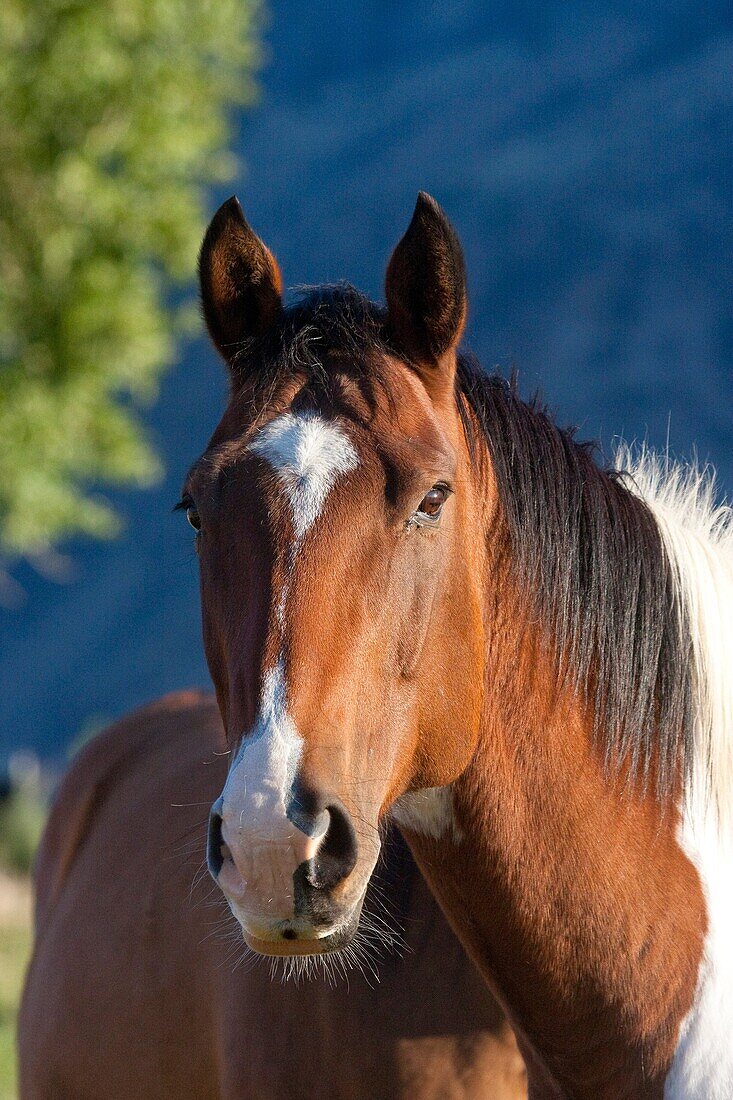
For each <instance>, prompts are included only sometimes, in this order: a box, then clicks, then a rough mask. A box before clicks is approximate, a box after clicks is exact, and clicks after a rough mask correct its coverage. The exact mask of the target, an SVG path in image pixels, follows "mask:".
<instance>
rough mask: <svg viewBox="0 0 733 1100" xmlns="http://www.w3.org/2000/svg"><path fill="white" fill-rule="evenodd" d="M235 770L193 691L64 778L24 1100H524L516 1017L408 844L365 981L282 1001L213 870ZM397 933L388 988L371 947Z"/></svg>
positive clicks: (340, 977) (101, 742)
mask: <svg viewBox="0 0 733 1100" xmlns="http://www.w3.org/2000/svg"><path fill="white" fill-rule="evenodd" d="M226 753H227V745H226V741H225V737H224V732H223V727H222V723H221V719H220V717H219V712H218V709H217V706H216V703H215V701H214V700H213V698H212V697H211V696H210V695H206V694H203V693H197V692H184V693H179V694H177V695H172V696H168V697H166V698H164V699H162V700H160V701H159V702H157V703H155V704H153V705H150V706H148V707H146V708H145V709H143V710H142V711H139V712H137V713H135V714H133V715H130V716H128V717H126V718H125V719H123V720H122V721H121V722H119V723H117V724H116V725H114V726H113V727H112V728H111V729H109V730H107V731H106V732H104V733H102V734H101V735H99V736H98V737H95V738H94V739H93V740H92V741H91V742H90V743H89V744H88V745H87V746H86V747H85V748H84V749H83V750H82V751H81V753H80V755H79V756H78V757H77V758H76V760H75V761H74V762H73V763H72V765H71V766H70V768H69V770H68V771H67V773H66V775H65V777H64V779H63V780H62V782H61V785H60V789H59V791H58V793H57V796H56V798H55V803H54V807H53V809H52V812H51V815H50V820H49V823H48V826H47V828H46V831H45V835H44V839H43V842H42V846H41V849H40V853H39V858H38V862H37V867H36V872H35V877H36V886H37V900H36V937H35V946H34V952H33V958H32V962H31V965H30V970H29V973H28V976H27V980H26V985H25V991H24V995H23V1001H22V1006H21V1011H20V1021H19V1024H20V1026H19V1040H20V1082H21V1083H20V1093H21V1096H22V1097H23V1098H24V1100H64V1098H68V1100H97V1098H104V1100H133V1098H134V1100H162V1098H165V1097H169V1098H172V1097H177V1098H180V1097H191V1098H195V1100H316V1098H317V1097H318V1098H320V1097H323V1096H326V1097H334V1098H340V1100H374V1098H379V1100H391V1098H401V1100H413V1098H418V1100H444V1098H448V1100H484V1098H485V1097H492V1098H496V1100H524V1098H525V1097H526V1094H527V1088H526V1075H525V1071H524V1066H523V1063H522V1059H521V1056H520V1055H519V1053H518V1050H517V1047H516V1042H515V1039H514V1036H513V1034H512V1032H511V1029H510V1028H509V1025H508V1024H507V1022H506V1018H505V1016H504V1014H503V1013H502V1011H501V1009H500V1008H499V1007H498V1005H497V1003H496V1001H495V1000H494V999H493V998H492V997H491V995H490V994H489V993H488V991H487V990H486V988H485V986H484V984H483V982H482V981H481V979H480V977H479V976H478V974H477V972H476V971H475V968H474V967H473V965H472V964H471V963H470V962H469V961H468V959H467V958H466V955H465V953H464V951H463V949H462V948H461V947H460V945H459V943H458V941H457V940H456V939H455V937H454V936H453V934H452V933H451V931H450V930H449V928H448V926H447V923H446V921H445V920H444V919H443V917H442V915H441V912H440V910H439V908H438V906H437V904H436V903H435V901H434V900H433V898H432V895H431V894H430V893H429V891H428V889H427V887H426V886H425V885H424V883H423V880H422V879H421V877H420V875H419V874H418V872H417V870H416V868H415V866H414V863H413V862H412V860H411V857H410V856H409V852H408V851H407V849H406V848H405V846H404V842H403V841H400V840H399V837H398V835H397V832H396V830H393V831H392V833H391V834H390V835H389V836H387V837H386V843H387V847H386V851H385V858H384V860H383V862H382V863H381V864H380V867H379V869H378V875H377V881H375V882H374V883H373V884H372V886H373V889H372V890H371V897H370V898H369V899H368V901H367V906H366V909H367V910H368V912H369V914H370V920H371V925H372V927H371V930H370V931H369V932H367V933H365V939H366V940H367V941H369V943H370V945H371V946H370V953H369V955H367V956H366V957H365V958H364V959H363V960H361V961H360V959H359V958H358V957H354V958H352V959H349V960H347V961H345V962H344V964H343V965H344V968H346V967H348V966H349V965H351V964H352V963H353V964H356V965H357V966H358V965H360V966H361V967H362V968H363V976H362V974H361V973H360V972H359V970H358V969H356V970H354V972H353V973H348V971H347V970H346V969H345V970H344V973H343V974H342V973H341V969H340V968H336V973H335V974H331V973H329V974H328V975H326V977H327V978H328V981H326V980H319V981H315V980H314V981H310V982H308V981H306V980H305V975H303V980H301V981H300V983H299V984H297V985H296V984H294V983H293V982H288V983H286V984H283V983H282V982H281V981H277V980H273V978H272V977H271V975H270V973H269V969H268V968H267V966H265V967H264V968H262V967H254V968H253V967H252V960H251V959H249V958H244V957H243V950H244V949H243V947H242V944H241V940H240V939H239V937H238V936H237V935H236V929H237V928H238V926H237V925H236V923H235V922H234V920H233V918H232V917H231V914H229V913H228V909H227V907H226V903H225V902H224V900H223V898H222V897H221V894H220V893H219V891H218V890H216V895H218V898H217V897H214V898H210V897H208V894H210V893H211V890H210V889H209V887H207V885H206V884H207V883H208V884H209V886H211V882H210V879H209V876H208V873H207V872H206V868H205V864H203V862H202V857H203V853H204V842H205V837H206V830H207V818H208V810H209V807H210V805H211V802H212V801H213V799H214V797H215V796H216V793H217V791H218V790H219V789H220V788H221V785H222V783H223V782H224V780H225V778H226V770H227V769H226V761H227V756H226ZM202 869H203V876H202V874H201V873H200V872H201V870H202ZM383 898H384V901H383V900H382V899H383ZM219 899H221V900H219ZM222 907H223V909H224V910H225V911H226V912H222ZM233 931H234V933H235V934H234V935H233ZM395 936H399V939H400V942H399V943H398V944H396V945H392V946H393V947H394V948H395V949H394V950H392V949H391V945H390V944H389V943H387V944H384V946H383V947H382V951H383V954H382V957H381V959H380V960H379V963H378V972H377V970H376V965H375V963H374V961H373V950H374V948H375V945H374V944H373V941H375V940H377V941H380V942H379V943H377V944H376V947H377V948H379V947H380V946H381V941H383V940H384V939H387V940H388V941H389V940H390V939H393V938H394V937H395ZM365 950H366V948H365V947H364V948H362V954H363V952H364V951H365ZM357 954H358V953H357ZM275 977H277V975H276V976H275ZM294 977H297V976H295V975H294ZM347 980H348V984H347Z"/></svg>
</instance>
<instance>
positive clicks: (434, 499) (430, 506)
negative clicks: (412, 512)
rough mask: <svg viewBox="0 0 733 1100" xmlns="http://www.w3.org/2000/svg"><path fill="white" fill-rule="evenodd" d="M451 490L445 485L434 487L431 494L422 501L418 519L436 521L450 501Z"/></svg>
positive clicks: (427, 494) (426, 495)
mask: <svg viewBox="0 0 733 1100" xmlns="http://www.w3.org/2000/svg"><path fill="white" fill-rule="evenodd" d="M448 493H449V490H448V489H447V488H446V487H445V485H433V487H432V489H431V490H430V492H429V493H426V494H425V496H424V497H423V498H422V500H421V501H420V507H419V508H418V510H417V515H418V518H423V519H432V520H436V519H438V517H439V516H440V513H441V511H442V508H443V505H444V504H445V502H446V500H447V499H448Z"/></svg>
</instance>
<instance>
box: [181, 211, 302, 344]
mask: <svg viewBox="0 0 733 1100" xmlns="http://www.w3.org/2000/svg"><path fill="white" fill-rule="evenodd" d="M199 283H200V286H201V303H202V305H203V310H204V319H205V321H206V327H207V328H208V330H209V334H210V336H211V339H212V340H213V341H214V344H215V345H216V347H217V349H218V350H219V351H220V352H221V354H222V355H223V356H224V358H225V359H226V361H227V362H228V363H229V364H231V363H232V361H233V360H234V358H235V356H236V353H237V350H238V348H239V345H240V344H241V343H242V341H243V340H246V339H248V338H249V337H252V336H261V335H263V333H265V332H266V331H267V330H268V329H269V328H270V327H271V326H272V325H274V324H275V322H276V321H277V319H278V318H279V316H280V314H281V313H282V299H281V296H280V295H281V292H282V277H281V275H280V271H279V268H278V266H277V263H276V261H275V257H274V256H273V255H272V253H271V252H270V250H269V249H268V248H266V247H265V245H264V244H263V243H262V241H261V240H260V238H259V237H258V236H257V234H256V233H254V232H253V231H252V229H251V228H250V227H249V225H248V224H247V221H246V219H245V216H244V214H243V213H242V207H241V206H240V205H239V200H238V199H237V198H236V196H234V195H232V197H231V198H230V199H227V201H226V202H225V203H224V205H223V206H220V207H219V209H218V210H217V212H216V214H214V217H213V219H212V221H211V225H210V226H209V228H208V229H207V230H206V235H205V237H204V243H203V244H202V246H201V253H200V255H199Z"/></svg>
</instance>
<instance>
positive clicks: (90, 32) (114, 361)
mask: <svg viewBox="0 0 733 1100" xmlns="http://www.w3.org/2000/svg"><path fill="white" fill-rule="evenodd" d="M256 14H257V13H256V9H255V0H3V2H2V4H0V555H2V556H5V557H6V558H9V557H12V556H15V555H22V554H33V553H36V552H39V551H42V550H43V548H44V547H47V546H49V545H50V544H51V543H52V542H53V541H55V540H58V539H59V538H62V537H63V536H65V535H68V534H71V533H73V532H75V531H81V532H86V533H89V534H92V535H105V534H110V533H112V532H113V531H114V529H115V526H116V520H115V516H114V513H113V511H112V509H111V508H110V506H109V504H108V503H107V502H106V501H104V500H103V499H102V498H101V497H100V496H99V495H98V494H97V492H96V490H95V486H97V485H99V484H103V483H105V482H106V483H108V484H136V485H140V484H145V483H146V482H150V481H151V480H153V479H154V478H155V477H156V476H157V474H158V472H159V465H158V460H157V458H156V456H155V454H154V452H153V449H152V448H151V446H150V443H149V442H148V441H147V440H146V438H145V433H144V431H143V428H142V425H141V421H140V418H139V415H138V414H137V412H136V408H137V407H139V405H140V403H141V402H143V401H145V400H150V399H151V398H152V397H153V396H154V395H155V387H156V380H157V379H158V378H159V376H160V373H161V371H162V370H163V369H164V367H165V366H166V365H168V364H169V363H170V361H171V358H172V356H173V353H174V337H175V332H176V323H177V322H180V320H181V317H182V311H181V309H180V308H179V309H177V310H174V309H173V308H172V306H171V304H170V298H171V290H172V287H173V286H174V285H175V284H176V283H185V282H186V281H187V280H188V279H189V278H190V276H191V274H192V269H193V266H194V261H195V257H196V252H197V248H198V244H199V241H200V238H201V233H202V230H203V223H204V218H203V206H204V198H205V188H206V186H207V185H209V184H212V183H218V182H222V181H225V180H226V179H228V178H230V177H231V176H232V175H233V173H234V170H235V167H236V165H235V163H234V160H233V157H232V156H231V155H230V154H229V153H228V152H227V151H226V147H227V142H228V139H229V127H228V115H229V113H230V111H231V109H232V108H233V107H235V106H236V105H240V104H243V103H246V102H247V101H248V100H249V99H250V98H251V96H252V94H253V86H252V76H251V74H252V72H253V69H254V66H255V64H256V60H257V56H256V44H255V29H256ZM178 296H179V297H180V294H179V295H178ZM189 312H190V311H189Z"/></svg>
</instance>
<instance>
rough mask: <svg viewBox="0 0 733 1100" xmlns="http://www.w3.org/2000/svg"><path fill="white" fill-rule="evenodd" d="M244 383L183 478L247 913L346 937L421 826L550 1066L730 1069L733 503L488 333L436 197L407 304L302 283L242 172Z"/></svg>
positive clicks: (223, 806) (237, 231)
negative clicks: (251, 208)
mask: <svg viewBox="0 0 733 1100" xmlns="http://www.w3.org/2000/svg"><path fill="white" fill-rule="evenodd" d="M199 270H200V285H201V298H202V304H203V312H204V317H205V320H206V323H207V327H208V330H209V334H210V336H211V339H212V341H213V343H214V345H215V347H216V348H217V349H218V351H219V352H220V354H221V356H222V357H223V359H224V360H225V362H226V364H227V366H228V370H229V377H230V397H229V401H228V404H227V407H226V410H225V412H224V414H223V417H222V419H221V421H220V422H219V425H218V426H217V428H216V430H215V432H214V435H213V437H212V438H211V441H210V442H209V444H208V446H207V448H206V450H205V452H204V454H203V455H202V456H201V458H200V459H199V460H198V461H197V462H196V463H195V464H194V466H193V468H192V469H191V471H190V473H189V475H188V477H187V479H186V482H185V485H184V489H183V495H182V498H181V502H180V507H181V509H183V510H184V511H185V512H186V515H187V517H188V520H189V522H190V524H191V526H192V527H193V528H194V530H195V545H196V550H197V552H198V556H199V565H200V584H201V600H202V610H203V634H204V643H205V650H206V655H207V659H208V663H209V668H210V670H211V674H212V678H213V681H214V685H215V688H216V694H217V700H218V704H219V708H220V710H221V714H222V717H223V721H224V726H225V729H226V733H227V742H228V745H229V747H230V749H231V756H230V765H229V769H228V773H227V777H226V780H225V782H224V784H223V787H222V790H221V793H220V794H219V797H218V798H217V799H216V800H215V801H214V802H213V805H212V809H211V814H210V819H209V829H208V842H207V843H208V849H207V850H208V857H207V858H208V866H209V870H210V872H211V875H212V876H213V878H214V880H215V881H216V882H217V883H218V885H219V887H220V888H221V891H222V892H223V894H224V896H225V897H226V899H227V901H228V904H229V906H230V909H231V911H232V912H233V913H234V915H235V916H236V918H237V920H238V922H239V924H240V926H241V929H242V934H243V939H244V941H245V942H246V944H247V945H248V946H249V947H250V949H251V950H253V951H254V952H258V953H260V954H262V955H269V956H274V957H278V956H284V957H285V958H293V957H295V956H303V957H308V956H314V955H315V956H318V955H328V954H329V953H332V952H337V953H338V952H343V951H344V950H348V947H349V945H350V943H351V941H352V938H353V937H354V935H355V934H356V933H357V930H358V928H359V922H360V914H361V910H362V904H363V899H364V896H365V891H366V889H367V885H368V883H369V881H370V878H371V875H372V873H373V869H374V867H375V865H376V863H377V860H378V857H379V852H380V845H381V835H382V834H381V829H382V827H383V823H384V822H385V821H387V820H389V819H391V820H394V821H396V822H397V824H398V825H399V827H400V829H401V830H402V832H403V834H404V836H405V837H406V839H407V841H408V843H409V846H410V848H411V850H412V852H413V854H414V856H415V858H416V861H417V864H418V866H419V867H420V869H421V871H422V872H423V874H424V875H425V877H426V879H427V881H428V883H429V884H430V887H431V889H432V890H433V892H434V894H435V895H436V897H437V898H438V900H439V902H440V904H441V906H442V907H443V909H444V911H445V913H446V915H447V917H448V919H449V921H450V923H451V925H452V927H453V929H454V930H455V931H456V933H457V935H458V936H459V938H460V939H461V941H462V943H463V944H464V946H465V947H466V949H467V951H468V952H469V954H470V956H471V958H472V959H473V961H474V963H475V964H476V966H477V968H478V970H479V971H480V972H481V974H482V975H483V977H484V979H485V980H486V982H487V984H488V985H489V986H490V988H491V989H492V990H493V991H495V992H496V995H497V997H498V998H499V1001H500V1003H501V1004H502V1005H503V1007H504V1008H505V1009H506V1011H507V1014H508V1018H509V1020H510V1022H511V1024H512V1026H513V1028H514V1030H515V1033H516V1035H517V1039H518V1043H519V1046H520V1049H521V1051H522V1054H523V1056H524V1059H525V1062H526V1064H527V1070H528V1080H529V1095H530V1096H531V1097H532V1098H533V1100H537V1098H542V1100H545V1098H548V1100H549V1098H551V1097H552V1098H556V1097H568V1098H570V1097H572V1098H586V1097H593V1098H594V1100H599V1098H608V1100H610V1098H614V1100H618V1098H620V1097H634V1098H635V1100H641V1098H652V1097H665V1098H666V1100H682V1098H685V1100H692V1098H694V1100H702V1098H703V1097H705V1098H706V1100H723V1098H724V1097H726V1098H728V1100H730V1097H732V1096H733V1038H732V1037H733V951H732V950H731V947H730V929H731V928H733V876H732V874H731V872H732V869H733V862H732V860H731V801H732V799H731V794H732V793H733V752H732V746H733V686H732V685H733V677H731V676H730V671H731V668H732V667H733V524H732V523H731V512H730V510H729V509H726V508H725V507H722V506H721V507H718V506H716V504H715V498H714V489H713V483H712V479H711V477H710V476H709V475H707V474H706V473H705V472H704V471H700V470H699V469H696V468H695V467H687V468H686V467H682V466H678V465H675V464H674V463H672V462H671V461H670V460H669V459H668V458H664V456H662V457H660V456H655V455H654V454H653V453H652V452H650V451H648V450H646V449H644V448H642V449H640V450H637V451H636V452H633V453H632V452H628V453H622V454H621V455H620V456H619V459H618V460H617V461H616V462H615V463H613V462H612V463H611V464H610V465H608V464H604V463H602V462H600V461H598V459H597V457H596V454H595V453H594V452H593V450H592V449H591V448H590V447H589V446H588V445H584V444H581V443H579V442H578V441H576V439H575V436H574V434H573V433H572V432H569V431H566V430H563V429H561V428H560V427H559V426H558V425H557V424H556V422H555V420H554V419H553V417H552V416H551V415H550V414H549V413H548V412H547V410H546V409H545V408H544V407H543V406H542V405H541V404H540V403H539V402H537V401H533V402H525V401H523V400H522V399H521V397H520V395H519V393H518V390H517V387H516V385H515V384H513V383H512V382H511V381H507V380H505V379H503V378H501V377H497V376H496V375H492V374H489V373H486V372H484V371H483V370H482V369H481V367H480V366H479V364H478V363H477V362H476V361H475V360H474V359H473V358H472V357H471V356H469V355H466V354H464V353H463V352H462V351H461V349H460V343H461V337H462V333H463V329H464V324H465V319H466V314H467V290H466V270H465V262H464V258H463V253H462V249H461V245H460V242H459V240H458V237H457V235H456V233H455V231H454V230H453V228H452V226H451V225H450V223H449V221H448V219H447V217H446V215H445V214H444V213H443V211H442V210H441V208H440V207H439V206H438V204H437V203H436V202H435V201H434V200H433V199H432V198H431V197H430V196H428V195H426V194H424V193H421V194H420V196H419V197H418V200H417V204H416V207H415V210H414V214H413V216H412V220H411V222H410V224H409V226H408V228H407V230H406V232H405V234H404V236H403V237H402V239H401V240H400V241H399V243H398V244H397V246H396V248H395V250H394V252H393V254H392V256H391V259H390V260H389V263H388V266H387V270H386V281H385V296H386V305H384V306H383V305H379V304H375V303H373V302H371V301H370V300H368V299H367V298H365V297H364V296H363V295H361V294H360V293H359V292H358V291H356V290H354V289H353V288H351V287H349V286H348V285H338V286H334V287H320V288H314V289H311V290H307V291H305V292H304V293H303V294H302V295H301V297H300V298H298V299H296V300H294V301H293V300H291V301H289V302H285V301H284V299H283V293H282V278H281V275H280V270H279V267H278V265H277V262H276V260H275V258H274V256H273V255H272V253H271V252H270V250H269V249H268V248H267V246H266V245H265V244H264V243H263V242H262V241H261V240H260V238H259V237H258V236H257V235H256V233H255V232H254V231H253V230H252V228H251V227H250V226H249V224H248V222H247V220H246V218H245V217H244V214H243V212H242V209H241V207H240V205H239V203H238V202H237V200H236V199H235V198H232V199H230V200H229V201H228V202H227V203H225V204H224V205H223V206H222V207H221V208H220V210H219V211H218V212H217V214H216V215H215V217H214V218H213V220H212V222H211V224H210V226H209V228H208V230H207V233H206V236H205V238H204V242H203V246H202V250H201V254H200V263H199Z"/></svg>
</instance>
